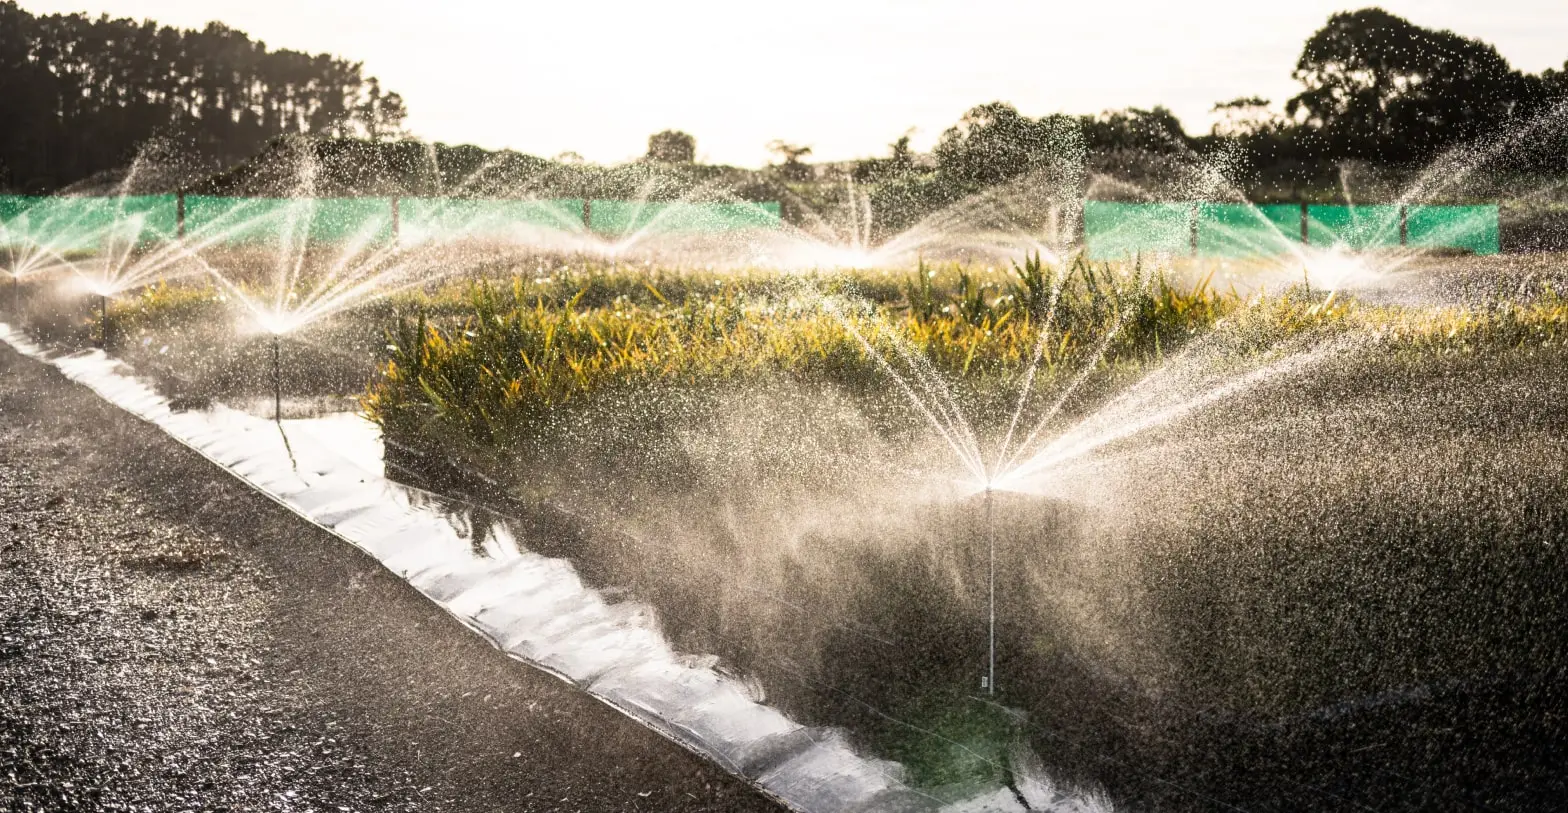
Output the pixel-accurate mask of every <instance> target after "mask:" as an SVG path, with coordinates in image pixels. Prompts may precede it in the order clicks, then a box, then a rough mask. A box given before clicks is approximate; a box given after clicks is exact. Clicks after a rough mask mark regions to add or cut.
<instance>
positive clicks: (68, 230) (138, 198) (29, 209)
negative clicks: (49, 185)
mask: <svg viewBox="0 0 1568 813" xmlns="http://www.w3.org/2000/svg"><path fill="white" fill-rule="evenodd" d="M176 209H177V203H176V198H175V196H174V195H129V196H125V197H104V198H94V197H73V196H61V197H27V196H20V195H7V196H0V229H3V230H0V241H3V242H5V243H7V244H27V245H34V246H41V247H43V248H46V249H48V250H50V251H53V252H56V253H60V252H67V251H95V250H99V249H102V248H104V247H105V246H110V245H125V244H126V243H142V242H150V241H154V240H167V239H169V238H170V237H172V236H173V235H174V232H175V224H176Z"/></svg>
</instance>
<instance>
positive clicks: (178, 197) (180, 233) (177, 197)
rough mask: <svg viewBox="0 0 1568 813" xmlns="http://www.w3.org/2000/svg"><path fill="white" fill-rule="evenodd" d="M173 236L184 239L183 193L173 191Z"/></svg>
mask: <svg viewBox="0 0 1568 813" xmlns="http://www.w3.org/2000/svg"><path fill="white" fill-rule="evenodd" d="M174 236H175V237H178V238H180V239H181V240H183V239H185V193H184V192H183V191H180V192H176V193H174Z"/></svg>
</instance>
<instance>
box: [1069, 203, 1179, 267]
mask: <svg viewBox="0 0 1568 813" xmlns="http://www.w3.org/2000/svg"><path fill="white" fill-rule="evenodd" d="M1194 205H1195V204H1191V203H1109V202H1106V201H1098V200H1091V201H1087V202H1085V203H1084V206H1083V233H1084V240H1085V242H1086V243H1087V244H1088V253H1089V257H1090V259H1095V260H1118V259H1125V258H1128V257H1132V256H1134V255H1140V254H1187V253H1190V252H1191V250H1192V209H1193V206H1194Z"/></svg>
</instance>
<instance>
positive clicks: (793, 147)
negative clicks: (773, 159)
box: [768, 139, 813, 181]
mask: <svg viewBox="0 0 1568 813" xmlns="http://www.w3.org/2000/svg"><path fill="white" fill-rule="evenodd" d="M768 152H771V153H773V154H774V155H777V156H778V157H780V158H782V159H784V162H783V163H782V164H780V165H779V174H780V175H783V176H784V177H785V179H787V180H791V181H809V180H811V178H812V174H813V173H812V169H811V167H810V166H809V165H807V164H806V163H805V162H804V161H801V160H800V159H802V158H805V157H806V156H808V155H810V154H811V148H810V147H806V146H802V145H799V144H789V143H786V142H784V141H780V140H777V139H775V140H773V141H769V142H768Z"/></svg>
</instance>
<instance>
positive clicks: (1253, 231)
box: [1188, 203, 1301, 258]
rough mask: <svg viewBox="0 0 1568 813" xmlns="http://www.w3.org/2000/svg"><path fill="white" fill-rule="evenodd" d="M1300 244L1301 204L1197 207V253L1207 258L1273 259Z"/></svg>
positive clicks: (1211, 204)
mask: <svg viewBox="0 0 1568 813" xmlns="http://www.w3.org/2000/svg"><path fill="white" fill-rule="evenodd" d="M1300 245H1301V207H1300V206H1299V205H1296V204H1290V203H1270V204H1264V205H1261V206H1253V205H1251V204H1247V203H1204V204H1200V205H1199V206H1198V253H1199V254H1200V255H1202V256H1204V257H1228V258H1246V257H1272V256H1276V255H1280V254H1287V253H1289V252H1291V251H1294V250H1295V249H1297V248H1299V247H1300ZM1190 248H1191V247H1190V246H1188V249H1189V250H1190Z"/></svg>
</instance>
